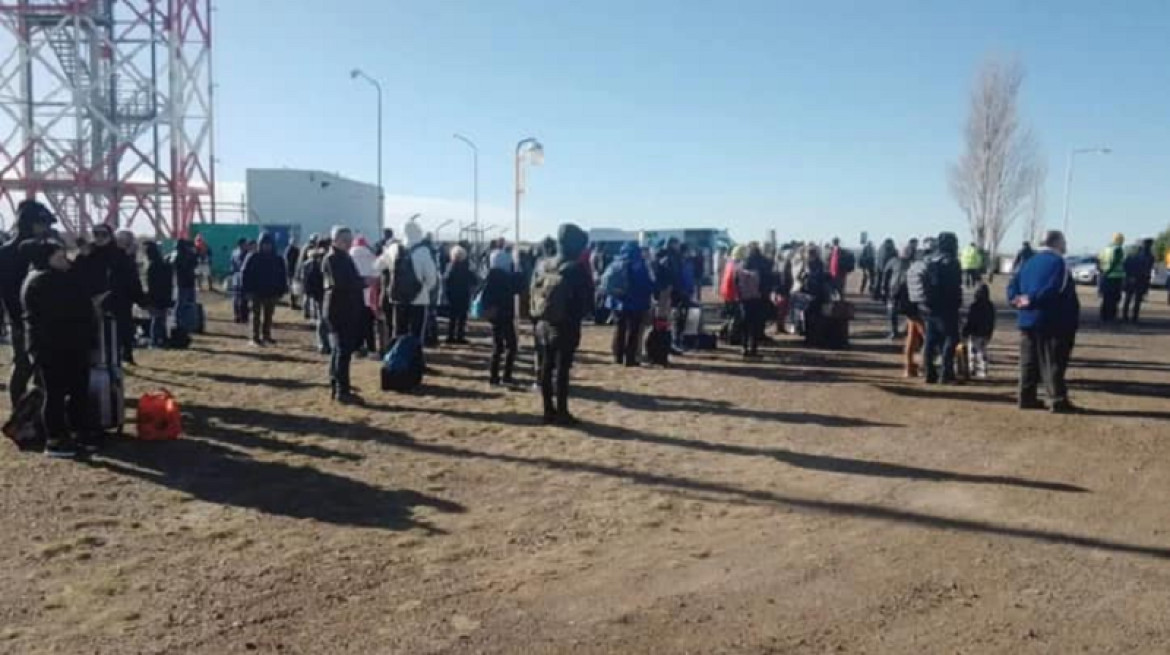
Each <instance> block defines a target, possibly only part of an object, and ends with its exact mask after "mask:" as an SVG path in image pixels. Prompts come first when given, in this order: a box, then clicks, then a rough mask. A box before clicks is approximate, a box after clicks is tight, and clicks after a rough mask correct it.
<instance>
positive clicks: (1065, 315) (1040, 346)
mask: <svg viewBox="0 0 1170 655" xmlns="http://www.w3.org/2000/svg"><path fill="white" fill-rule="evenodd" d="M1065 250H1066V246H1065V240H1064V234H1063V233H1061V232H1060V231H1058V230H1052V231H1050V232H1049V233H1048V234H1047V235H1046V236H1045V237H1044V247H1043V248H1042V249H1040V250H1039V251H1037V252H1036V254H1034V255H1033V256H1032V257H1031V258H1030V259H1028V260H1027V261H1026V262H1025V263H1024V264H1023V265H1022V266H1021V267H1020V270H1019V271H1018V272H1017V273H1016V274H1015V276H1013V277H1012V280H1011V283H1010V284H1008V302H1010V303H1011V305H1012V306H1013V307H1015V308H1016V309H1017V310H1019V327H1020V397H1019V407H1020V409H1044V404H1043V403H1041V402H1040V400H1039V399H1038V398H1037V393H1036V388H1037V386H1038V384H1039V382H1040V379H1041V378H1043V380H1044V386H1045V388H1046V390H1047V393H1048V402H1049V408H1050V409H1051V411H1052V413H1054V414H1068V413H1072V412H1075V411H1076V408H1075V407H1074V406H1073V404H1072V403H1071V402H1069V399H1068V386H1067V385H1066V384H1065V373H1066V371H1067V370H1068V363H1069V359H1070V358H1071V356H1072V351H1073V346H1074V344H1075V343H1076V335H1077V330H1078V329H1079V328H1080V315H1081V303H1080V300H1078V299H1077V290H1076V285H1075V284H1074V283H1073V280H1072V277H1071V275H1070V274H1069V270H1068V266H1067V264H1065V260H1064V254H1065Z"/></svg>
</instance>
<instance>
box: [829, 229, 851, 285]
mask: <svg viewBox="0 0 1170 655" xmlns="http://www.w3.org/2000/svg"><path fill="white" fill-rule="evenodd" d="M856 267H857V264H856V262H855V260H854V257H853V252H852V251H851V250H849V249H848V248H842V247H841V239H839V238H837V237H833V244H832V246H831V248H830V254H829V275H830V276H831V277H832V278H833V285H834V286H835V287H836V289H837V292H838V293H840V294H841V295H842V296H844V295H845V288H846V285H847V283H848V282H849V274H850V273H852V272H853V269H855V268H856Z"/></svg>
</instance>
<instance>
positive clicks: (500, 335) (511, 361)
mask: <svg viewBox="0 0 1170 655" xmlns="http://www.w3.org/2000/svg"><path fill="white" fill-rule="evenodd" d="M516 351H517V343H516V321H514V320H513V319H512V318H511V317H508V318H505V319H498V320H495V321H492V362H491V371H490V378H489V379H490V380H491V382H492V384H495V383H498V382H499V381H500V360H501V359H502V360H503V363H504V379H505V380H511V379H512V369H513V368H514V367H515V366H516Z"/></svg>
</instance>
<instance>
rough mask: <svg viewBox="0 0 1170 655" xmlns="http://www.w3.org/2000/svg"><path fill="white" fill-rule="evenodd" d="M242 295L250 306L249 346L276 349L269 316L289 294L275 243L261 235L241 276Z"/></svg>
mask: <svg viewBox="0 0 1170 655" xmlns="http://www.w3.org/2000/svg"><path fill="white" fill-rule="evenodd" d="M240 277H241V280H242V282H241V284H242V285H243V289H244V294H245V295H246V296H247V297H248V299H249V301H250V302H251V304H252V345H253V346H257V347H259V346H264V345H276V340H275V339H273V338H272V315H273V314H274V313H275V312H276V303H277V301H279V300H280V298H281V296H283V295H284V294H285V293H287V292H288V273H286V272H285V270H284V258H283V257H281V256H280V255H278V254H277V253H276V239H275V238H274V237H273V236H272V235H271V234H269V233H268V232H265V233H263V234H261V235H260V241H259V245H258V247H257V249H256V252H254V253H252V254H250V255H248V259H246V260H245V261H244V268H243V271H242V274H241V276H240Z"/></svg>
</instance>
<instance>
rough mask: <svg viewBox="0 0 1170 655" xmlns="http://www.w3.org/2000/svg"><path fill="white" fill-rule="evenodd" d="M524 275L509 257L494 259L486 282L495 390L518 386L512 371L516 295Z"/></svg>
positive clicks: (491, 378) (485, 304) (484, 300)
mask: <svg viewBox="0 0 1170 655" xmlns="http://www.w3.org/2000/svg"><path fill="white" fill-rule="evenodd" d="M522 280H523V277H522V274H521V273H517V272H515V271H513V270H512V269H511V262H510V261H509V260H508V259H507V258H506V257H500V256H496V257H492V259H491V270H489V271H488V274H487V279H486V280H484V283H483V298H482V303H483V311H484V314H485V315H486V317H487V319H488V323H490V324H491V326H492V359H491V366H490V368H489V371H488V384H490V385H492V386H493V387H495V386H499V385H500V384H501V382H502V383H503V384H507V385H514V384H516V379H515V378H514V377H512V371H513V369H514V367H515V364H516V353H517V350H518V345H517V340H516V309H515V308H516V295H517V294H518V293H519V291H520V285H521V282H522ZM501 359H503V365H504V376H503V378H502V380H501V378H500V363H501Z"/></svg>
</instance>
